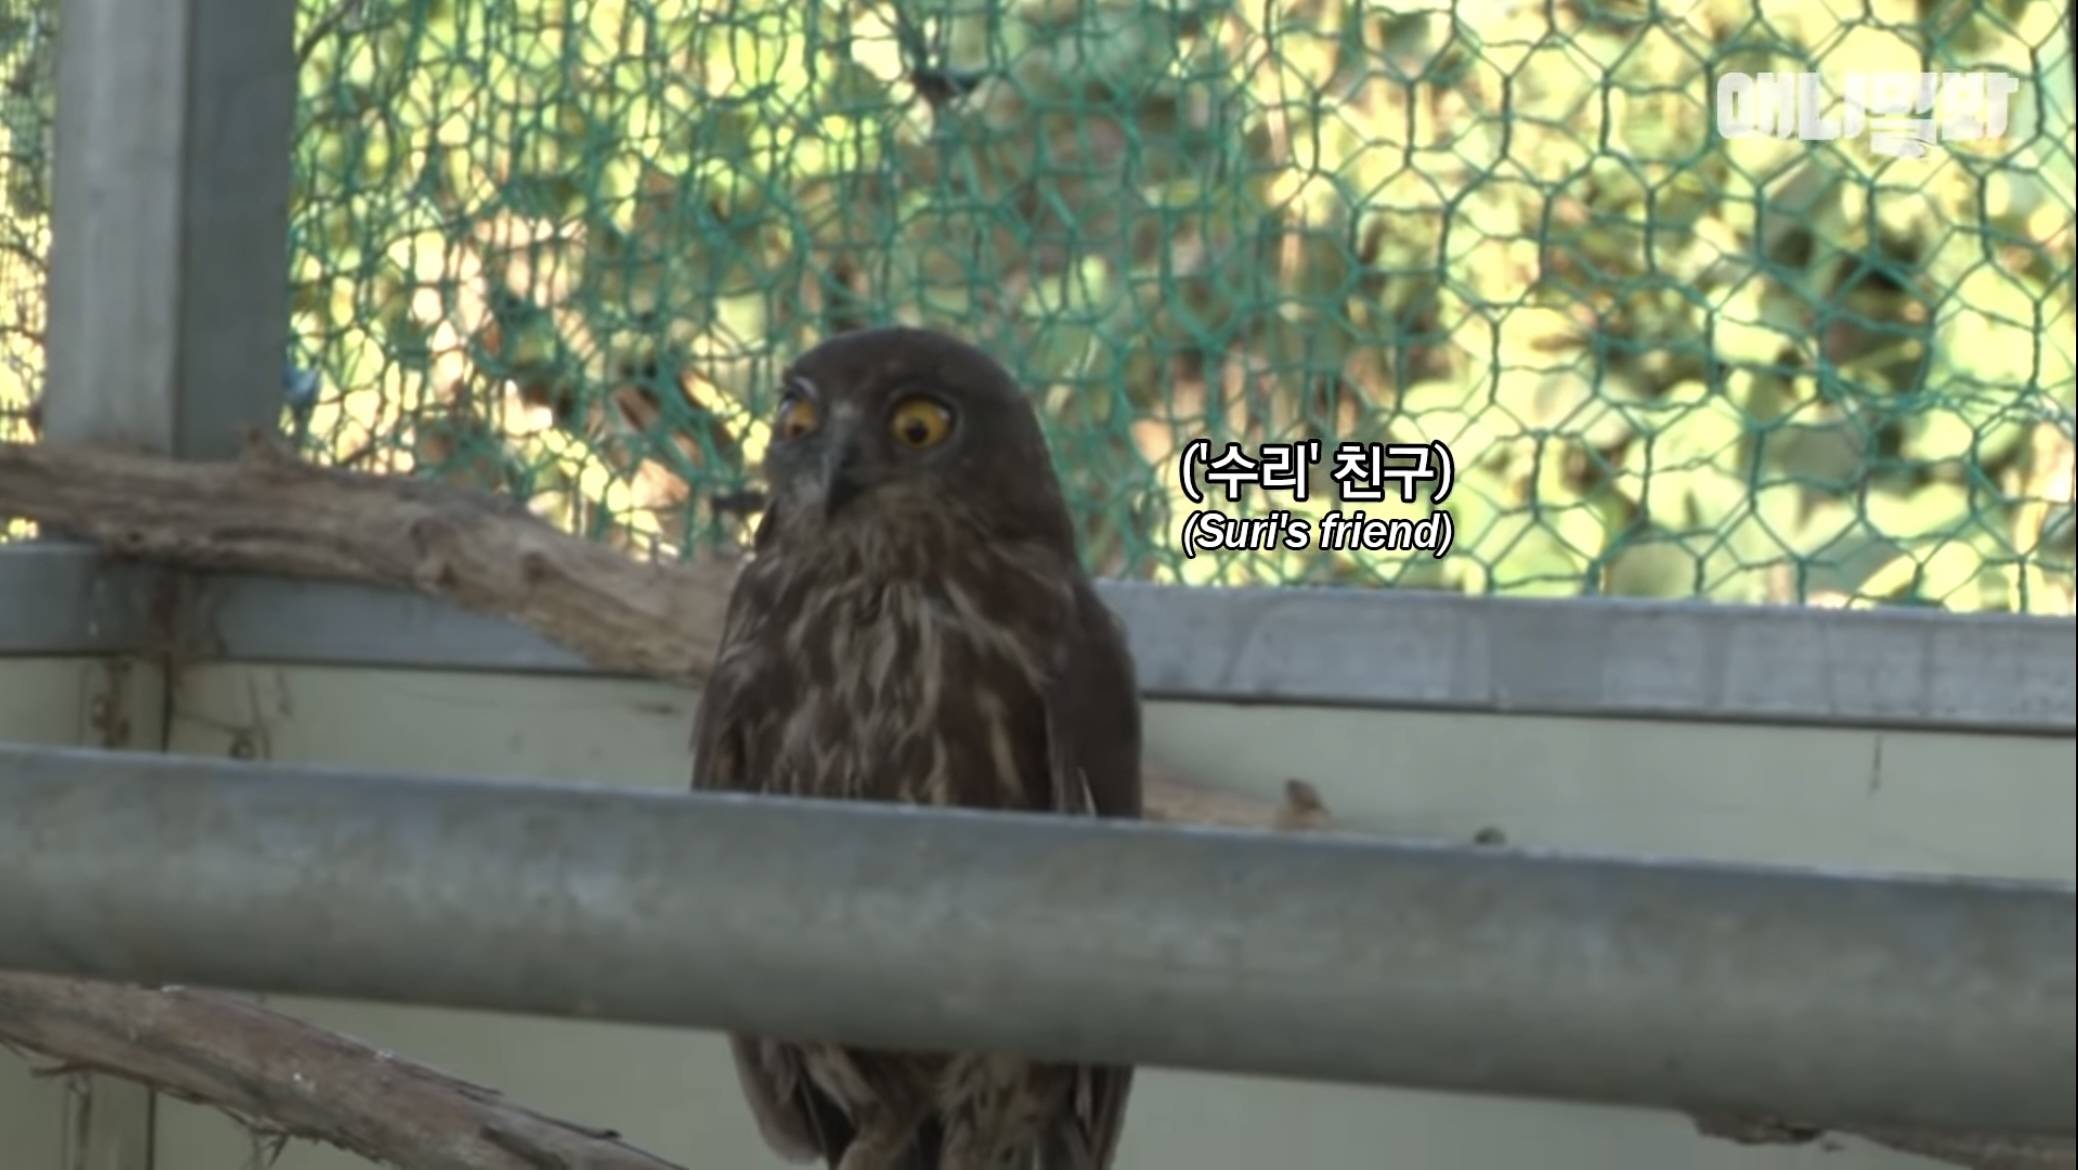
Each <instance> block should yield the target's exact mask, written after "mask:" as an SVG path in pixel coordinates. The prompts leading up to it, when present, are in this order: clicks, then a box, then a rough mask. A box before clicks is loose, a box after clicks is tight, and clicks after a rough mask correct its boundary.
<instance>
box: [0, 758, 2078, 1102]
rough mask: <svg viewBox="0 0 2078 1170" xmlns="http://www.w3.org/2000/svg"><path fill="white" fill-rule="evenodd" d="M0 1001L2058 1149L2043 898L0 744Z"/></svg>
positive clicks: (1999, 885) (2062, 924)
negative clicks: (209, 1012)
mask: <svg viewBox="0 0 2078 1170" xmlns="http://www.w3.org/2000/svg"><path fill="white" fill-rule="evenodd" d="M0 890H4V891H6V897H4V898H0V967H14V968H20V969H26V970H33V971H47V972H59V973H75V974H80V975H88V976H99V977H105V978H113V979H122V980H132V981H140V982H146V983H159V982H175V983H185V984H195V985H203V986H219V987H229V988H235V989H244V990H265V991H275V992H284V993H297V994H305V995H319V996H341V997H351V998H362V999H373V1000H386V1001H395V1002H406V1003H418V1004H428V1005H445V1006H454V1007H471V1008H487V1009H504V1010H511V1011H522V1012H534V1013H549V1014H555V1015H571V1016H587V1017H596V1018H604V1019H613V1020H622V1021H630V1022H643V1023H650V1024H662V1025H681V1026H691V1027H698V1028H725V1029H740V1030H747V1031H754V1032H763V1033H767V1034H777V1035H794V1036H810V1037H823V1038H828V1039H833V1040H840V1041H846V1042H851V1043H858V1044H868V1045H880V1046H897V1047H920V1048H995V1049H1004V1050H1013V1051H1023V1052H1026V1053H1030V1054H1033V1055H1037V1056H1042V1057H1054V1058H1081V1059H1091V1060H1109V1061H1131V1062H1136V1063H1141V1064H1147V1065H1153V1066H1168V1067H1182V1068H1196V1069H1208V1070H1226V1071H1232V1072H1240V1073H1254V1074H1261V1075H1273V1076H1289V1077H1302V1078H1322V1079H1329V1080H1341V1081H1350V1082H1367V1083H1383V1084H1394V1085H1404V1086H1413V1087H1421V1088H1431V1089H1440V1090H1455V1091H1467V1092H1476V1093H1497V1094H1509V1095H1531V1096H1544V1097H1553V1098H1561V1099H1573V1100H1588V1101H1607V1102H1624V1103H1631V1104H1636V1105H1646V1106H1667V1107H1674V1108H1683V1109H1690V1110H1711V1111H1720V1110H1723V1111H1733V1112H1743V1111H1747V1110H1752V1111H1757V1112H1761V1113H1765V1114H1767V1115H1770V1116H1777V1117H1788V1118H1793V1119H1796V1120H1799V1121H1804V1122H1808V1123H1812V1124H1818V1125H1829V1126H1842V1127H1849V1128H1852V1127H1855V1126H1872V1127H1913V1128H1919V1127H1941V1126H1956V1127H1969V1128H1974V1129H1980V1130H1990V1131H1998V1132H2022V1133H2027V1132H2040V1133H2054V1134H2069V1133H2071V1132H2072V1131H2073V1100H2074V1084H2073V1036H2074V1031H2078V1014H2074V1008H2073V979H2074V970H2073V967H2074V950H2078V933H2074V901H2073V890H2072V887H2071V886H2069V885H2030V884H2020V883H2011V882H1992V881H1959V880H1911V879H1903V878H1896V879H1882V880H1879V879H1876V878H1871V877H1861V876H1850V875H1843V874H1835V873H1819V872H1802V871H1787V870H1768V869H1752V868H1733V867H1725V866H1703V865H1690V864H1671V863H1656V862H1643V861H1618V860H1608V859H1589V858H1579V857H1557V856H1537V855H1526V854H1519V853H1513V852H1508V851H1488V850H1462V849H1451V848H1439V847H1414V846H1400V845H1393V844H1387V843H1380V842H1374V841H1368V840H1360V839H1355V838H1334V837H1313V836H1310V835H1285V834H1273V833H1256V834H1246V833H1232V832H1217V831H1211V830H1201V829H1190V828H1183V827H1177V826H1157V825H1126V824H1115V823H1106V824H1095V823H1089V822H1081V823H1077V822H1071V821H1067V820H1063V819H1056V818H1050V817H1036V816H1007V815H993V816H991V815H984V814H978V813H962V812H944V811H936V812H918V811H916V810H905V809H897V808H889V807H871V806H859V805H848V804H840V803H835V802H821V801H818V802H808V801H787V800H775V799H757V798H749V797H735V796H719V795H698V796H696V795H691V794H684V795H671V794H660V793H642V792H627V791H611V790H600V789H596V788H558V787H546V786H538V785H521V784H512V783H502V782H478V781H460V780H453V779H437V778H433V777H422V776H400V775H383V774H371V773H366V772H350V771H343V770H336V769H312V768H287V767H280V766H275V765H250V764H248V765H241V764H236V763H232V762H228V761H214V760H210V761H203V760H180V759H166V758H163V757H153V756H135V755H119V754H107V753H89V752H78V751H51V750H40V751H30V750H22V749H0Z"/></svg>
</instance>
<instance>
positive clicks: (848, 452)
mask: <svg viewBox="0 0 2078 1170" xmlns="http://www.w3.org/2000/svg"><path fill="white" fill-rule="evenodd" d="M848 440H849V436H840V437H839V441H838V442H835V443H832V444H831V445H830V449H829V451H828V452H827V453H826V454H824V456H823V484H822V486H823V516H824V517H825V518H828V517H831V516H835V515H836V514H837V513H838V511H839V510H840V509H842V508H843V507H844V505H846V504H848V503H850V502H851V501H853V500H855V499H857V498H858V495H859V493H860V492H861V491H864V490H865V487H866V484H865V481H864V480H862V479H860V478H859V473H858V460H857V459H856V458H854V457H853V454H852V446H851V443H850V442H849V441H848Z"/></svg>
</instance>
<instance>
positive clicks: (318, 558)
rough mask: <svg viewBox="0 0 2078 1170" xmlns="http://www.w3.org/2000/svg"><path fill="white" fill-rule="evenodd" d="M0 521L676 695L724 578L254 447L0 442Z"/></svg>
mask: <svg viewBox="0 0 2078 1170" xmlns="http://www.w3.org/2000/svg"><path fill="white" fill-rule="evenodd" d="M0 516H20V517H23V518H26V519H30V520H35V521H38V522H40V523H43V524H48V525H52V526H55V527H58V528H61V529H63V530H65V531H66V532H69V533H73V534H76V535H77V536H79V537H81V538H83V539H90V540H93V541H95V542H96V543H98V544H101V545H103V546H105V547H107V548H108V549H110V550H111V551H114V552H118V553H121V554H124V555H128V556H138V557H143V558H147V559H151V560H158V561H165V562H168V563H171V564H175V565H180V566H183V567H186V568H194V569H219V570H223V569H229V570H241V571H250V572H261V573H279V574H284V575H290V576H299V577H313V578H320V579H326V580H336V581H357V582H362V583H365V584H373V585H385V586H393V587H397V588H404V589H414V590H417V591H419V592H421V593H425V594H428V595H430V596H434V597H440V598H445V599H447V600H450V601H453V602H455V603H456V604H458V605H461V606H464V607H466V608H469V609H472V610H476V611H478V612H482V613H491V614H496V615H499V616H501V617H507V618H511V619H513V620H515V621H517V622H520V623H521V624H523V625H526V626H528V627H530V628H532V629H534V630H536V631H537V632H539V633H541V634H542V635H544V636H546V637H548V638H551V639H553V640H555V641H557V642H559V643H561V644H563V645H564V646H567V647H569V648H570V649H571V650H572V651H573V652H575V653H577V654H579V655H582V656H583V657H584V658H585V659H586V660H587V661H589V662H591V663H592V664H593V665H595V666H597V667H599V668H600V669H602V670H612V671H620V672H625V673H628V674H635V675H644V676H649V677H653V678H660V679H666V680H670V681H674V682H681V683H691V684H698V683H700V682H701V681H703V680H704V679H705V678H706V677H707V673H708V671H709V669H710V668H711V666H712V664H713V661H714V653H715V649H716V646H717V644H718V643H719V642H720V639H721V625H722V617H723V615H724V613H725V612H726V610H727V608H728V598H729V589H730V587H731V585H732V584H733V583H734V581H735V576H736V565H735V564H734V563H733V562H731V561H729V560H727V559H725V558H719V557H715V558H709V559H704V560H698V561H694V562H691V563H688V564H683V565H657V564H645V563H642V562H639V561H635V560H632V559H630V558H628V557H626V556H623V555H621V554H620V553H618V552H615V551H614V550H612V549H610V548H607V547H605V546H603V545H600V544H596V543H594V542H592V541H588V540H584V539H582V538H580V537H575V536H570V535H568V534H566V533H563V532H559V531H557V530H556V529H554V528H551V527H549V526H548V525H547V524H546V523H543V522H542V521H541V520H539V519H536V518H535V517H534V516H533V515H531V514H530V513H528V512H527V511H526V510H525V509H524V508H522V507H520V506H519V505H517V504H515V503H514V502H513V501H511V500H508V499H504V498H501V497H497V496H490V495H485V494H482V493H478V492H472V491H466V490H463V489H461V488H456V487H450V486H447V485H444V484H438V483H432V482H428V481H424V480H412V479H400V478H395V477H382V476H372V475H363V474H359V473H355V472H347V471H338V470H335V469H331V468H324V467H318V466H315V465H313V464H309V463H304V462H302V461H300V460H297V459H295V458H293V457H291V456H289V455H288V454H286V453H284V452H282V451H281V449H280V448H278V447H276V446H274V445H272V444H270V443H267V442H262V441H255V442H252V443H250V444H249V445H248V447H247V450H246V455H245V457H244V458H242V459H240V460H237V461H235V462H229V463H182V462H176V461H174V460H170V459H163V458H159V457H156V456H150V455H136V454H130V453H127V452H120V451H109V450H104V449H99V448H88V447H77V446H66V445H62V444H40V445H33V446H32V445H24V444H14V443H9V444H0ZM1306 792H1307V793H1309V794H1310V789H1308V790H1306ZM1287 795H1288V799H1287V801H1286V802H1285V803H1284V804H1282V805H1280V804H1275V803H1272V802H1270V801H1265V800H1260V799H1256V798H1251V797H1247V796H1241V795H1237V794H1234V793H1228V792H1221V791H1218V790H1217V789H1213V788H1210V787H1207V786H1204V785H1200V784H1195V783H1190V782H1187V781H1184V780H1181V779H1179V778H1177V777H1175V776H1173V775H1170V774H1168V773H1166V772H1163V771H1160V770H1159V769H1150V771H1149V774H1148V776H1147V799H1146V803H1147V806H1148V811H1149V814H1150V816H1151V817H1153V818H1154V819H1158V820H1168V821H1184V822H1190V823H1199V824H1215V825H1227V826H1233V827H1243V828H1272V827H1277V828H1320V827H1324V826H1326V825H1328V824H1329V823H1330V818H1329V817H1328V815H1327V813H1326V811H1325V809H1323V808H1320V807H1319V799H1318V797H1317V796H1310V801H1311V804H1310V806H1308V805H1307V804H1306V802H1307V801H1308V799H1309V796H1308V795H1293V794H1290V793H1288V794H1287ZM1293 801H1298V802H1299V803H1298V804H1296V805H1295V804H1293V803H1292V802H1293Z"/></svg>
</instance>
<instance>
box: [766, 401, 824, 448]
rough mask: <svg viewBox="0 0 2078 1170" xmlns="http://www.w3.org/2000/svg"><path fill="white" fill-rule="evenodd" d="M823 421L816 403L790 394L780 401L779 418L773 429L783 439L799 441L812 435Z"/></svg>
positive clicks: (773, 424) (773, 423)
mask: <svg viewBox="0 0 2078 1170" xmlns="http://www.w3.org/2000/svg"><path fill="white" fill-rule="evenodd" d="M821 421H822V416H821V415H819V414H818V413H817V412H816V409H815V403H813V402H810V401H809V400H808V399H806V398H803V397H802V396H800V395H799V394H789V395H787V396H786V397H785V398H782V399H780V401H779V416H778V417H777V418H776V419H774V420H773V422H772V429H773V430H774V431H777V432H778V433H779V437H780V438H782V439H798V438H800V437H802V436H803V435H807V434H810V433H812V432H813V431H814V430H815V428H816V424H818V423H820V422H821Z"/></svg>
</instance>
